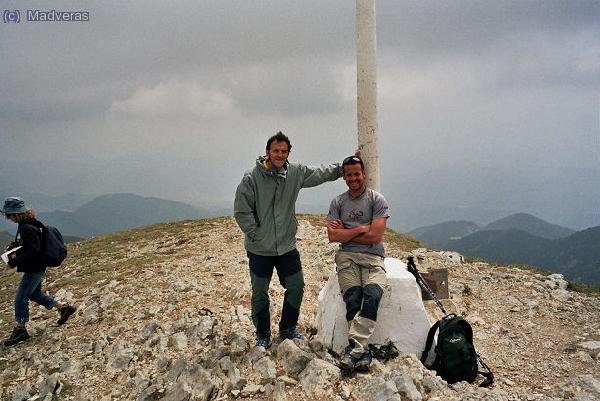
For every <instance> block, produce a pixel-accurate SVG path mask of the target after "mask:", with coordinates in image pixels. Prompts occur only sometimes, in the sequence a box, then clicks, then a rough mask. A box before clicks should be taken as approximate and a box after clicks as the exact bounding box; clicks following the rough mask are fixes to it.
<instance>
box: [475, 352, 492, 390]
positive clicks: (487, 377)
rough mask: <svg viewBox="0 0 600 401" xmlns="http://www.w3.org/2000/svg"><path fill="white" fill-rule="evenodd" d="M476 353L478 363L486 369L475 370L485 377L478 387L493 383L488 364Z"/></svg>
mask: <svg viewBox="0 0 600 401" xmlns="http://www.w3.org/2000/svg"><path fill="white" fill-rule="evenodd" d="M476 355H477V361H479V363H480V364H481V367H483V368H484V369H486V370H487V372H482V371H481V370H477V373H479V374H480V375H481V376H483V377H485V379H484V380H483V382H481V384H480V385H479V387H489V386H491V385H492V384H493V383H494V374H493V373H492V371H491V370H490V368H489V367H488V365H486V364H485V362H483V359H481V356H480V355H479V354H476Z"/></svg>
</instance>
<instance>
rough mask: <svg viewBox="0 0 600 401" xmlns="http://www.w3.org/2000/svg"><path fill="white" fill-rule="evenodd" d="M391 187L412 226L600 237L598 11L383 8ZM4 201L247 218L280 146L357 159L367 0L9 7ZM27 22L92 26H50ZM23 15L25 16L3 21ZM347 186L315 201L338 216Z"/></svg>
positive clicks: (594, 4)
mask: <svg viewBox="0 0 600 401" xmlns="http://www.w3.org/2000/svg"><path fill="white" fill-rule="evenodd" d="M376 4H377V5H376V7H377V66H378V71H377V74H378V75H377V80H378V124H379V131H378V141H379V155H380V170H381V171H380V175H381V191H382V193H383V194H384V195H385V196H386V198H387V199H388V202H389V203H390V214H391V215H392V218H391V219H390V222H391V223H392V226H394V227H395V228H397V229H400V230H409V229H412V228H415V227H418V226H422V225H427V224H434V223H438V222H441V221H444V220H451V219H459V218H464V219H468V220H472V221H475V222H477V223H480V224H485V223H487V222H490V221H492V220H493V219H495V218H500V217H504V216H506V215H508V214H510V213H516V212H527V213H533V214H535V215H536V216H538V217H540V218H543V219H545V220H548V221H550V222H552V223H555V224H561V225H565V226H567V227H570V228H573V229H583V228H586V227H591V226H595V225H600V186H599V185H598V182H599V179H600V164H599V163H598V159H599V156H598V155H600V2H598V1H551V0H544V1H452V2H443V1H422V0H420V1H401V0H393V1H392V0H387V1H383V0H380V1H377V2H376ZM0 5H1V6H2V10H0V11H2V14H3V17H4V18H5V19H6V18H14V15H15V14H14V11H15V10H17V11H19V14H20V17H21V20H20V22H19V23H15V22H8V23H6V22H2V23H0V25H1V26H0V52H1V53H2V57H0V94H1V95H2V96H0V185H1V186H2V188H0V190H1V191H2V192H4V193H8V192H10V193H17V192H21V191H37V192H43V193H48V194H52V195H60V194H63V193H69V192H73V193H86V194H103V193H109V192H132V193H137V194H140V195H145V196H156V197H160V198H165V199H173V200H180V201H184V202H188V203H191V204H194V205H198V206H214V205H216V206H222V207H225V208H228V207H231V205H232V201H233V194H234V193H235V188H236V186H237V184H238V183H239V181H240V179H241V177H242V174H243V172H244V171H245V170H246V169H248V168H250V167H252V166H253V164H254V160H255V159H256V157H257V156H258V155H261V154H263V153H264V147H265V143H266V140H267V138H268V137H269V136H271V135H273V134H274V133H275V132H277V131H279V130H281V131H283V132H284V133H286V134H287V135H288V136H289V137H290V139H291V141H292V145H293V149H292V153H291V155H290V161H294V162H302V163H304V164H309V165H318V164H322V163H331V162H336V161H340V160H341V159H343V158H344V157H345V156H347V155H349V154H352V153H353V152H354V149H355V148H356V144H357V135H356V130H357V128H356V49H355V18H356V10H355V6H356V4H355V2H354V1H351V0H328V1H311V0H295V1H286V0H278V1H274V0H273V1H263V0H255V1H242V0H238V1H230V0H217V1H212V0H201V1H169V2H167V1H152V0H150V1H128V2H121V1H102V2H97V1H76V2H75V1H53V2H47V1H37V2H36V1H2V2H1V3H0ZM27 10H39V11H51V10H56V11H73V12H86V13H88V16H89V21H80V22H65V21H54V22H49V21H47V22H40V21H38V22H34V21H28V20H27ZM6 11H10V12H11V13H8V14H7V13H6ZM344 190H345V184H344V183H343V181H341V180H340V181H338V182H336V183H333V184H326V185H322V186H320V187H318V188H315V189H307V190H304V191H302V195H301V197H300V199H299V201H298V211H310V212H320V213H326V211H327V208H328V205H329V202H330V200H331V198H333V197H334V196H335V195H337V194H338V193H340V192H342V191H344Z"/></svg>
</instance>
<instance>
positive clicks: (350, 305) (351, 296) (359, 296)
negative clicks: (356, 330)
mask: <svg viewBox="0 0 600 401" xmlns="http://www.w3.org/2000/svg"><path fill="white" fill-rule="evenodd" d="M362 301H363V289H362V287H361V286H354V287H350V288H348V289H347V290H346V291H345V292H344V302H345V303H346V320H347V321H350V320H352V319H354V316H356V314H357V313H358V311H359V310H360V307H361V305H362Z"/></svg>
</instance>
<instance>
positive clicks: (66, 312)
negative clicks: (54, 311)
mask: <svg viewBox="0 0 600 401" xmlns="http://www.w3.org/2000/svg"><path fill="white" fill-rule="evenodd" d="M76 310H77V309H75V308H74V307H72V306H71V305H65V306H63V307H62V308H60V309H59V310H58V313H59V314H60V318H59V319H58V321H57V322H56V323H58V324H59V325H61V324H65V323H67V320H69V317H70V316H71V315H72V314H73V313H75V311H76Z"/></svg>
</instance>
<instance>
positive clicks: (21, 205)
mask: <svg viewBox="0 0 600 401" xmlns="http://www.w3.org/2000/svg"><path fill="white" fill-rule="evenodd" d="M27 210H29V209H28V208H27V207H26V206H25V202H24V201H23V199H22V198H19V197H18V196H11V197H10V198H6V200H5V201H4V206H3V207H2V210H0V211H1V212H2V214H19V213H25V212H26V211H27Z"/></svg>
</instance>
